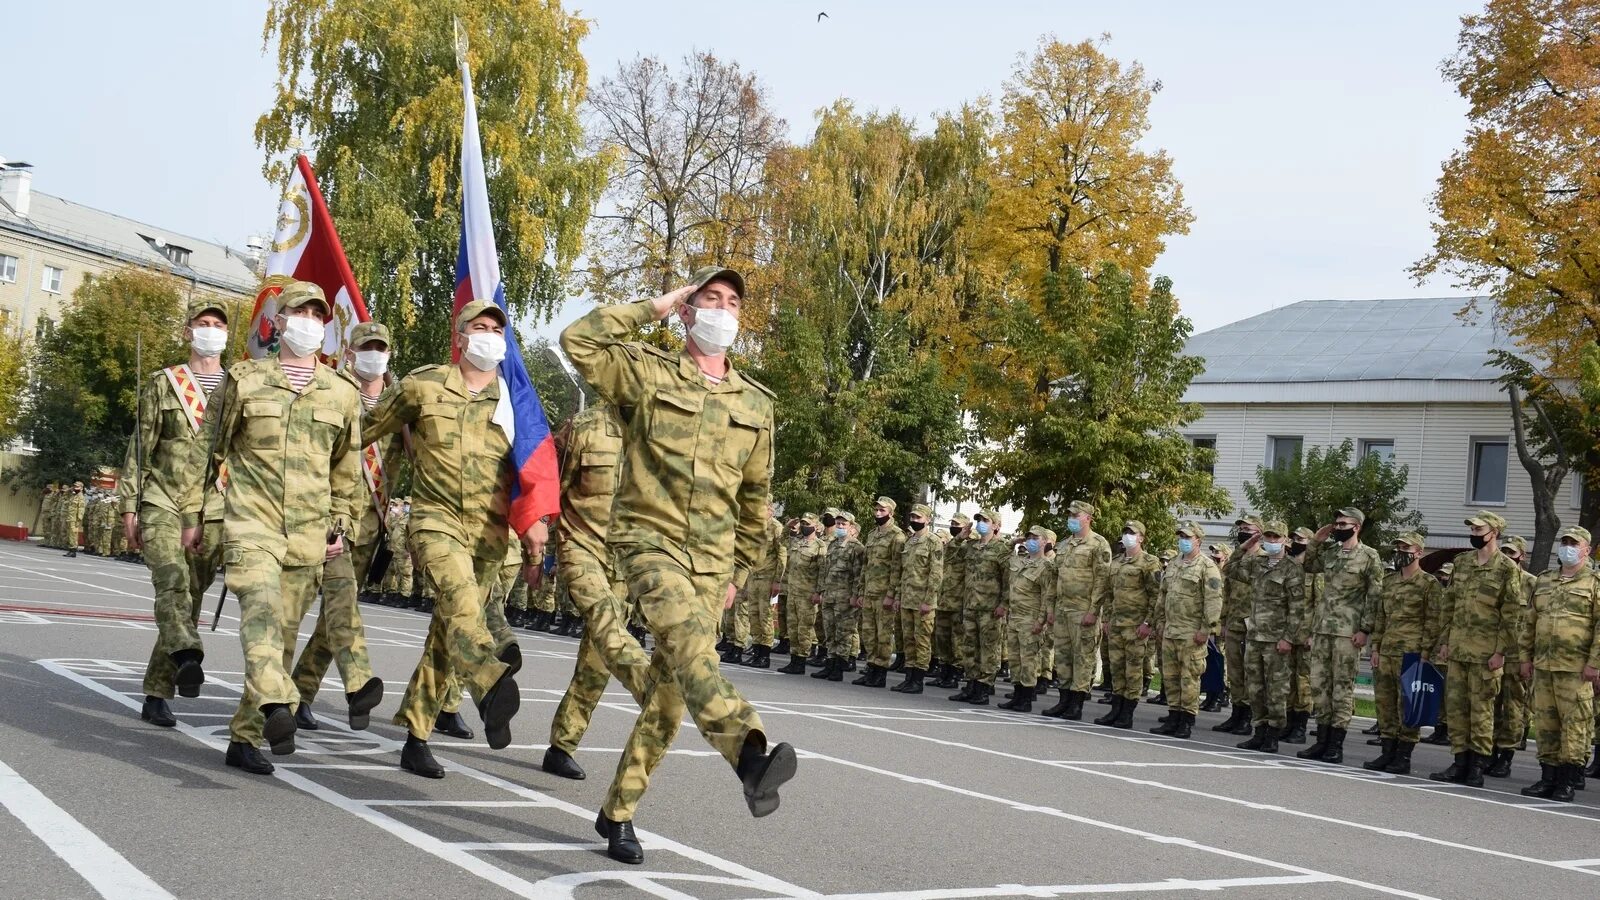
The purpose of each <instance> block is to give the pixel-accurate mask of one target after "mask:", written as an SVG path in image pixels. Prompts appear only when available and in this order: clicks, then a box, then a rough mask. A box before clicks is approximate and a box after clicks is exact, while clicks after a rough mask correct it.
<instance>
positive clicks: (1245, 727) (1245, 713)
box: [1232, 703, 1255, 734]
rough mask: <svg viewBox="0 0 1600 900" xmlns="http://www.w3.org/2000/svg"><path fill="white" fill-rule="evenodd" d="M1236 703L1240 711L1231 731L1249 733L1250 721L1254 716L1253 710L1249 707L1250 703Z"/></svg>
mask: <svg viewBox="0 0 1600 900" xmlns="http://www.w3.org/2000/svg"><path fill="white" fill-rule="evenodd" d="M1237 705H1238V707H1239V711H1240V715H1239V724H1237V725H1235V726H1233V732H1232V733H1233V734H1249V733H1250V723H1251V721H1253V720H1254V718H1255V711H1254V710H1252V709H1251V708H1250V704H1248V703H1240V704H1237Z"/></svg>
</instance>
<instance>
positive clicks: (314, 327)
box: [278, 316, 328, 356]
mask: <svg viewBox="0 0 1600 900" xmlns="http://www.w3.org/2000/svg"><path fill="white" fill-rule="evenodd" d="M327 333H328V329H327V326H325V325H323V324H322V323H321V322H318V321H317V320H316V319H314V318H307V317H305V316H284V318H283V327H282V328H280V329H279V330H278V336H279V337H281V338H282V339H283V342H284V344H285V345H287V346H288V348H289V352H290V353H293V354H294V355H295V356H310V355H311V354H313V353H315V352H317V351H318V350H321V349H322V339H323V338H324V337H326V336H327Z"/></svg>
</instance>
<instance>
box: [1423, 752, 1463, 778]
mask: <svg viewBox="0 0 1600 900" xmlns="http://www.w3.org/2000/svg"><path fill="white" fill-rule="evenodd" d="M1466 771H1467V754H1465V753H1457V754H1456V756H1455V761H1454V762H1452V763H1451V764H1450V765H1449V766H1448V767H1446V768H1445V769H1444V771H1442V772H1433V773H1430V774H1429V775H1428V777H1429V778H1430V779H1432V780H1434V781H1450V782H1454V783H1456V784H1460V783H1461V776H1462V774H1464V773H1465V772H1466Z"/></svg>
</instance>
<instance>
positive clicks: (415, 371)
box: [406, 363, 449, 378]
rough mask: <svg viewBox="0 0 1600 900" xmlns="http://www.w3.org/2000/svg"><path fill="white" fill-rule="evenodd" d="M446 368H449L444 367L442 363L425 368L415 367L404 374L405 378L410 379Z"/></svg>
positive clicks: (431, 364) (430, 364)
mask: <svg viewBox="0 0 1600 900" xmlns="http://www.w3.org/2000/svg"><path fill="white" fill-rule="evenodd" d="M446 368H449V367H448V366H446V365H445V364H444V363H429V364H428V365H425V366H417V367H416V368H415V369H412V370H411V371H409V372H407V373H406V377H407V378H410V377H411V376H412V375H421V374H423V373H424V372H435V371H438V370H439V369H446Z"/></svg>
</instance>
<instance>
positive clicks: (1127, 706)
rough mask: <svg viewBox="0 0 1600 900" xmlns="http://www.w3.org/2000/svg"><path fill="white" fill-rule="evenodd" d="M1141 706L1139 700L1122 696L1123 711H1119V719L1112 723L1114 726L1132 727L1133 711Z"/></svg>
mask: <svg viewBox="0 0 1600 900" xmlns="http://www.w3.org/2000/svg"><path fill="white" fill-rule="evenodd" d="M1138 708H1139V701H1137V700H1129V699H1128V698H1126V697H1124V698H1122V711H1121V712H1119V713H1117V720H1116V721H1115V722H1112V723H1111V727H1112V728H1132V727H1133V711H1134V710H1136V709H1138Z"/></svg>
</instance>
